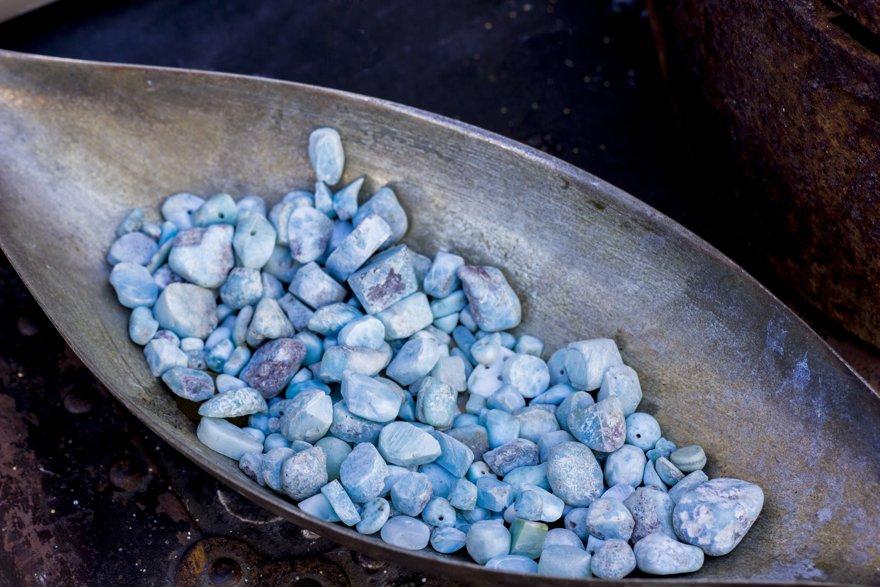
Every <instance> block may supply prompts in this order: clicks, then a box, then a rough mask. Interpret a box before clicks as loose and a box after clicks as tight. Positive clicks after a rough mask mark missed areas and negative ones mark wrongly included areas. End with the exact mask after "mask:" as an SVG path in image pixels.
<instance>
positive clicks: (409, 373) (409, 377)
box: [386, 338, 442, 385]
mask: <svg viewBox="0 0 880 587" xmlns="http://www.w3.org/2000/svg"><path fill="white" fill-rule="evenodd" d="M439 359H440V349H439V346H438V345H437V343H436V342H434V340H433V339H427V338H412V339H410V340H408V341H406V343H404V345H403V346H402V347H401V348H400V350H399V351H398V352H397V355H396V356H395V357H394V358H393V359H392V360H391V363H390V364H389V365H388V368H387V370H386V373H387V374H388V377H390V378H391V379H393V380H395V381H396V382H398V383H399V384H401V385H411V384H412V383H415V382H416V380H417V379H419V378H421V377H424V376H425V375H427V374H428V373H430V372H431V370H432V369H433V368H434V365H436V364H437V361H438V360H439ZM441 383H442V382H441Z"/></svg>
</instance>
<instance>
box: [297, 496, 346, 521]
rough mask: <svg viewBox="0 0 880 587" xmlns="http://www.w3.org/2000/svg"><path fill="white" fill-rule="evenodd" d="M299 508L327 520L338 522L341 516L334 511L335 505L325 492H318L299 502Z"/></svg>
mask: <svg viewBox="0 0 880 587" xmlns="http://www.w3.org/2000/svg"><path fill="white" fill-rule="evenodd" d="M297 506H299V509H301V510H302V511H304V512H305V513H307V514H309V515H310V516H313V517H315V518H318V519H319V520H324V521H325V522H338V521H339V516H337V515H336V512H335V511H333V507H332V506H331V505H330V502H329V501H327V498H326V497H324V494H323V493H317V494H315V495H313V496H312V497H308V498H306V499H304V500H302V501H301V502H299V503H298V504H297Z"/></svg>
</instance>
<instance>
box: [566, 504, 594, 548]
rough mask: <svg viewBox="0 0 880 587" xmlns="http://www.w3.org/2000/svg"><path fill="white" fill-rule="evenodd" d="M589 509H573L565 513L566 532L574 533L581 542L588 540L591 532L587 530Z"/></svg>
mask: <svg viewBox="0 0 880 587" xmlns="http://www.w3.org/2000/svg"><path fill="white" fill-rule="evenodd" d="M588 514H589V509H588V508H583V507H578V508H572V509H570V510H569V511H568V512H565V513H564V518H563V523H564V525H565V529H566V530H570V531H572V532H574V533H575V534H576V535H577V537H578V538H580V539H581V540H587V537H588V536H589V535H590V532H589V530H588V528H587V515H588Z"/></svg>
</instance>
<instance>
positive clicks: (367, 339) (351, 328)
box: [337, 316, 393, 379]
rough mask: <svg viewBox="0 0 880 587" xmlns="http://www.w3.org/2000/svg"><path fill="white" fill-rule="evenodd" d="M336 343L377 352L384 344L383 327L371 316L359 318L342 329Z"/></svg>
mask: <svg viewBox="0 0 880 587" xmlns="http://www.w3.org/2000/svg"><path fill="white" fill-rule="evenodd" d="M337 341H338V342H339V344H340V345H342V346H348V347H362V348H368V349H373V350H378V349H379V348H381V347H382V345H383V344H384V342H385V325H384V324H382V322H381V321H380V320H379V319H377V318H375V317H373V316H360V317H359V318H355V319H354V320H351V321H350V322H348V323H347V324H346V325H345V326H343V327H342V329H341V330H340V331H339V334H338V336H337ZM389 377H390V375H389ZM392 379H393V377H392Z"/></svg>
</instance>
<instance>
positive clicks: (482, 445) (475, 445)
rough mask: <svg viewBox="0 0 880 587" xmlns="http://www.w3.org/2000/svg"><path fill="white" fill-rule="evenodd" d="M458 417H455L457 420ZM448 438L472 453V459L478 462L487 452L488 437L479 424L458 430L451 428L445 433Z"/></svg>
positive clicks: (484, 429)
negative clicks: (453, 439)
mask: <svg viewBox="0 0 880 587" xmlns="http://www.w3.org/2000/svg"><path fill="white" fill-rule="evenodd" d="M457 417H458V416H456V418H457ZM446 434H448V435H449V436H451V437H453V438H455V439H456V440H458V441H459V442H461V443H462V444H464V445H465V446H467V447H468V448H469V449H471V452H472V453H474V459H475V460H480V459H482V458H483V454H485V452H486V451H487V450H489V435H488V433H487V432H486V428H485V427H483V426H481V425H480V424H471V425H468V426H462V427H460V428H453V429H452V430H448V431H447V432H446Z"/></svg>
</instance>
